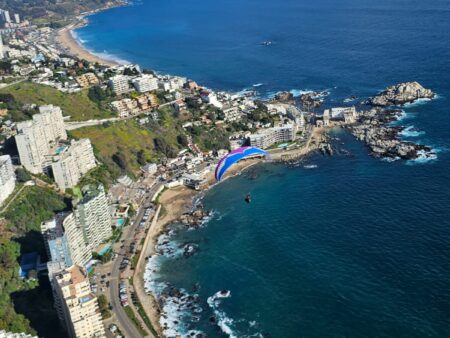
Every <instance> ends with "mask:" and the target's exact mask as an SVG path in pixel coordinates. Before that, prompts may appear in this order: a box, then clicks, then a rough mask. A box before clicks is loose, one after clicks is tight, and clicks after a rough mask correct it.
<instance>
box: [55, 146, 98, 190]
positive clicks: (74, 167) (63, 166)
mask: <svg viewBox="0 0 450 338" xmlns="http://www.w3.org/2000/svg"><path fill="white" fill-rule="evenodd" d="M95 166H96V163H95V156H94V151H93V149H92V145H91V141H90V140H89V139H80V140H78V141H75V140H72V142H71V144H70V147H69V148H68V149H66V150H65V151H64V152H62V153H61V154H60V155H59V156H57V157H55V158H54V162H53V163H52V171H53V176H54V178H55V182H56V184H57V185H58V187H59V188H60V189H61V190H65V189H67V188H72V187H74V186H75V185H77V184H78V182H79V180H80V178H81V177H82V176H83V175H84V174H86V173H87V172H88V171H89V170H91V169H92V168H94V167H95Z"/></svg>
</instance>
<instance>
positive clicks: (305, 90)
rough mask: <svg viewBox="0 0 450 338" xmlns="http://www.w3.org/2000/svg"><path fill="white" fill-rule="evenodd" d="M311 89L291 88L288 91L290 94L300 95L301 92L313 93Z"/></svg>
mask: <svg viewBox="0 0 450 338" xmlns="http://www.w3.org/2000/svg"><path fill="white" fill-rule="evenodd" d="M313 92H314V91H313V90H309V89H291V90H290V91H289V93H291V94H292V95H294V96H295V97H297V96H301V95H303V94H311V93H313Z"/></svg>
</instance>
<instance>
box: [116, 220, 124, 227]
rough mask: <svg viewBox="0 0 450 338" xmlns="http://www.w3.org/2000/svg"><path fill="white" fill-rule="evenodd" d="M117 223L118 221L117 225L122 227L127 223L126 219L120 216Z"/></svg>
mask: <svg viewBox="0 0 450 338" xmlns="http://www.w3.org/2000/svg"><path fill="white" fill-rule="evenodd" d="M116 223H117V226H119V227H121V226H122V225H123V224H124V223H125V219H124V218H119V219H117V221H116Z"/></svg>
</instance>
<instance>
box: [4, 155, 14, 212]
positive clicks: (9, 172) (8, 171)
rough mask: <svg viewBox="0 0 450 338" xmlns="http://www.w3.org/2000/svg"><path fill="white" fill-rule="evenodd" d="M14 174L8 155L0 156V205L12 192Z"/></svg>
mask: <svg viewBox="0 0 450 338" xmlns="http://www.w3.org/2000/svg"><path fill="white" fill-rule="evenodd" d="M15 186H16V175H15V173H14V168H13V166H12V162H11V157H10V156H9V155H3V156H0V205H1V204H2V203H3V202H4V201H5V200H6V199H7V198H8V196H9V195H11V194H12V192H13V191H14V188H15Z"/></svg>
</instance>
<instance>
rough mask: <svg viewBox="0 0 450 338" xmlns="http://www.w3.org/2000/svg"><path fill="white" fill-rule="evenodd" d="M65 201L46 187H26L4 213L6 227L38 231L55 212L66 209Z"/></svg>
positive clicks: (20, 230) (22, 230)
mask: <svg viewBox="0 0 450 338" xmlns="http://www.w3.org/2000/svg"><path fill="white" fill-rule="evenodd" d="M67 207H68V203H67V201H65V200H64V198H63V197H61V196H60V195H58V194H57V193H55V192H54V191H53V190H51V189H48V188H41V187H38V186H31V187H26V188H25V189H24V191H23V192H22V193H21V194H20V196H18V197H17V198H16V199H15V201H14V203H13V204H12V205H11V206H10V207H9V208H8V209H7V210H6V212H5V213H4V215H3V216H4V217H5V219H6V220H7V221H8V227H9V228H10V230H13V231H15V232H19V233H24V232H27V231H31V230H35V231H40V225H41V223H42V222H43V221H46V220H48V219H50V218H52V217H53V215H54V213H55V212H60V211H63V210H66V209H67Z"/></svg>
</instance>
